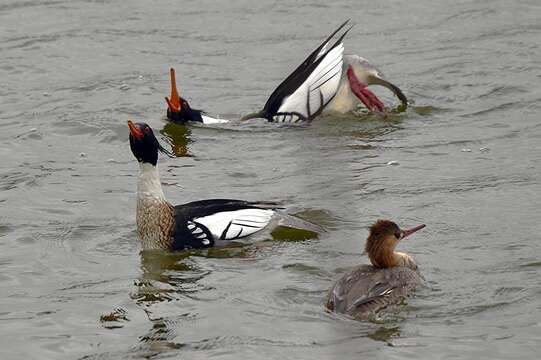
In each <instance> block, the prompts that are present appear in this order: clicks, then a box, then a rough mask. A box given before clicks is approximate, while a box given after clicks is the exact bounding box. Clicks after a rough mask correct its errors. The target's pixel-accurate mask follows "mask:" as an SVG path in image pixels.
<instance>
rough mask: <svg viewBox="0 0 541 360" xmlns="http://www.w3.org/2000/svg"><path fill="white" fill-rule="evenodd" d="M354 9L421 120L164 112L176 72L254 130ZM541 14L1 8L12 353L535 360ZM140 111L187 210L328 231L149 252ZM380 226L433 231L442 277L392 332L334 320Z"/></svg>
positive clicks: (476, 9) (321, 6)
mask: <svg viewBox="0 0 541 360" xmlns="http://www.w3.org/2000/svg"><path fill="white" fill-rule="evenodd" d="M346 18H351V19H352V21H353V22H355V23H356V26H355V28H354V29H353V30H352V31H351V32H350V34H349V35H348V37H347V40H346V48H347V49H348V51H349V52H351V53H357V54H360V55H362V56H364V57H366V58H368V59H370V60H372V61H373V62H374V63H376V64H377V65H378V66H379V67H380V68H381V69H382V70H383V72H384V73H385V74H386V76H387V78H388V79H389V80H390V81H392V82H393V83H395V84H397V85H399V86H400V87H401V88H402V90H403V91H404V92H405V94H406V95H407V96H408V97H409V98H410V100H411V102H412V106H411V107H410V108H409V109H408V111H406V112H404V113H399V114H393V115H391V116H388V117H387V118H386V119H379V118H377V117H374V116H371V115H367V114H360V115H359V116H347V117H335V118H319V119H318V120H316V121H315V122H314V123H313V124H311V125H310V126H306V127H295V128H287V127H286V128H284V127H279V126H274V125H269V124H265V123H262V122H261V123H259V122H255V123H252V124H249V125H239V124H232V125H228V126H224V127H220V128H205V127H201V126H190V127H182V126H176V125H168V124H167V123H166V122H165V121H164V119H163V116H164V112H165V104H164V101H163V96H165V95H167V93H168V78H167V74H168V69H169V67H170V66H174V67H175V68H176V70H177V78H178V81H179V88H180V91H181V94H183V95H184V96H185V97H186V98H188V99H189V100H190V101H191V103H192V104H193V106H194V107H201V108H203V109H206V110H207V111H208V112H209V113H211V114H220V115H221V116H222V117H225V118H236V117H239V116H240V115H242V114H245V113H247V112H250V111H254V110H256V109H257V108H259V107H260V106H261V105H263V103H264V101H265V100H266V98H267V96H268V95H269V94H270V92H271V91H272V89H273V88H274V87H275V86H276V85H277V84H278V83H279V82H280V81H281V79H282V78H283V77H284V76H285V75H286V74H287V73H288V72H290V71H291V70H292V69H293V68H294V67H295V66H296V65H297V64H298V63H299V62H300V61H301V60H302V59H303V58H304V56H306V54H308V53H309V52H310V51H311V50H312V49H313V48H314V47H315V46H316V45H317V44H319V42H320V41H321V39H322V38H324V36H326V35H327V34H328V33H329V32H330V31H331V30H333V29H334V28H335V27H336V26H337V25H338V24H340V23H341V22H342V21H344V19H346ZM540 20H541V5H540V4H539V3H538V2H537V1H521V2H508V1H481V0H474V1H458V2H454V3H452V4H451V3H449V2H446V1H426V0H423V1H415V2H412V1H379V2H374V1H359V0H357V1H333V2H328V1H310V2H306V3H302V2H298V1H282V2H269V3H259V2H254V1H229V2H212V1H186V2H178V1H154V2H148V1H130V2H129V3H128V2H114V1H82V0H80V1H65V0H58V1H54V0H52V1H39V0H28V1H15V0H4V1H2V3H1V4H0V39H1V42H0V84H1V86H0V121H1V125H2V131H1V133H0V140H1V141H0V158H1V159H2V161H0V190H1V191H0V209H1V212H0V268H1V271H0V294H1V295H0V323H1V328H0V329H1V330H0V339H1V340H0V345H1V346H0V349H1V350H0V354H1V357H2V359H64V358H65V359H76V358H80V359H83V358H84V359H98V358H99V359H108V358H110V359H120V358H144V357H148V358H156V359H161V358H191V359H203V358H211V357H212V358H217V359H239V358H247V359H286V358H287V359H314V358H315V359H336V358H339V359H350V358H354V357H355V358H358V357H359V356H364V357H375V358H385V359H387V358H393V359H411V358H422V359H435V358H453V359H456V358H464V359H470V358H480V359H494V358H501V359H508V358H523V359H534V358H537V357H538V351H539V338H540V336H541V315H540V310H541V302H540V300H539V299H540V295H541V286H540V282H539V279H540V276H541V257H540V255H539V254H540V253H541V251H540V250H541V245H540V240H541V239H540V235H539V229H538V226H539V214H540V213H539V209H540V207H541V195H540V194H541V171H540V161H541V148H540V146H539V144H540V141H541V122H540V120H539V110H540V104H541V102H540V100H541V86H540V85H539V83H540V81H541V61H540V59H541V51H540V46H541V42H540V38H541V21H540ZM376 91H377V93H378V94H380V95H381V96H382V98H383V99H384V100H385V102H386V103H387V104H389V105H392V104H396V103H397V100H396V99H393V98H392V96H391V94H389V93H388V92H386V90H379V89H377V90H376ZM128 118H131V119H133V120H135V121H146V122H148V123H149V124H150V125H151V126H152V127H153V128H155V129H156V130H157V131H159V132H160V133H161V137H163V138H164V139H165V140H168V141H169V142H170V143H171V144H172V145H173V148H174V151H175V153H176V154H177V155H178V156H180V157H179V158H176V159H168V158H161V159H160V168H161V174H162V180H163V182H164V184H166V185H165V192H166V196H167V197H168V198H169V199H170V200H171V202H173V203H175V204H178V203H182V202H187V201H191V200H197V199H204V198H211V197H235V198H242V199H249V200H275V201H282V202H283V203H284V204H285V206H286V207H287V210H288V211H290V212H292V213H298V214H300V215H302V216H303V217H305V218H307V219H309V220H311V221H314V222H317V223H318V224H321V225H323V226H325V227H326V228H327V230H328V232H327V233H326V234H324V235H322V236H321V237H319V238H318V239H310V240H304V241H299V240H297V241H285V240H283V239H282V240H281V239H273V238H272V237H270V236H267V237H265V238H264V239H260V240H262V241H261V242H258V243H257V244H254V245H250V246H245V247H237V248H233V249H228V250H222V251H210V252H208V253H196V254H191V255H190V256H188V254H182V255H179V254H176V255H175V254H163V253H140V243H139V240H138V239H137V235H136V232H135V223H134V214H135V182H136V176H137V171H138V166H137V163H136V161H135V160H134V159H133V156H132V155H131V153H130V150H129V146H128V142H127V137H128V130H127V126H126V120H127V119H128ZM390 161H397V162H398V163H399V165H396V166H389V165H387V163H388V162H390ZM378 218H391V219H393V220H395V221H397V222H398V223H399V224H401V225H403V226H410V225H416V224H418V223H426V224H427V225H428V227H427V228H426V229H424V230H423V231H422V232H419V233H418V234H416V235H415V236H414V237H412V238H411V239H409V240H408V241H407V243H404V244H403V245H402V246H401V249H402V250H406V251H408V252H410V253H411V254H412V255H413V256H414V257H415V259H416V260H417V262H418V263H419V265H420V268H421V271H422V273H423V275H424V276H425V278H426V279H427V286H426V287H425V288H423V289H421V290H420V291H419V292H418V293H417V295H416V296H415V297H414V298H411V299H409V300H408V301H407V304H405V305H404V306H403V308H402V311H400V312H399V313H397V314H392V315H391V316H387V317H385V318H383V319H382V320H381V321H380V322H379V323H359V322H354V321H351V320H348V319H344V318H342V317H337V316H334V315H331V314H327V313H325V312H324V310H323V304H324V299H325V295H326V292H327V290H328V289H329V288H330V286H331V285H332V282H333V280H334V279H336V278H337V276H339V274H340V272H341V271H342V270H343V269H344V268H347V267H348V266H351V265H354V264H357V263H359V262H365V261H366V258H365V257H362V256H361V251H362V246H363V243H364V239H365V237H366V235H367V230H366V229H367V227H368V226H369V225H370V224H371V223H372V222H373V221H375V220H376V219H378ZM389 345H392V346H389Z"/></svg>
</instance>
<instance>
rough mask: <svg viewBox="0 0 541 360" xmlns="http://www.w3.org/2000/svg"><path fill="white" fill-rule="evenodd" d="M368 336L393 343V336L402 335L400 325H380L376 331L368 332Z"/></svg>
mask: <svg viewBox="0 0 541 360" xmlns="http://www.w3.org/2000/svg"><path fill="white" fill-rule="evenodd" d="M367 336H368V337H369V338H370V339H372V340H376V341H383V342H385V343H387V344H389V345H392V342H391V340H392V338H395V337H398V336H400V327H398V326H393V327H380V328H378V329H377V330H376V331H374V332H371V333H368V335H367Z"/></svg>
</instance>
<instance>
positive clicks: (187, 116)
mask: <svg viewBox="0 0 541 360" xmlns="http://www.w3.org/2000/svg"><path fill="white" fill-rule="evenodd" d="M180 109H181V110H180V112H172V111H171V110H170V109H169V108H167V118H168V119H169V120H170V121H172V122H174V123H177V124H185V123H187V122H188V121H198V122H203V117H202V116H201V115H202V114H204V112H203V111H202V110H197V109H192V108H191V107H190V104H188V101H186V99H184V98H182V97H181V98H180Z"/></svg>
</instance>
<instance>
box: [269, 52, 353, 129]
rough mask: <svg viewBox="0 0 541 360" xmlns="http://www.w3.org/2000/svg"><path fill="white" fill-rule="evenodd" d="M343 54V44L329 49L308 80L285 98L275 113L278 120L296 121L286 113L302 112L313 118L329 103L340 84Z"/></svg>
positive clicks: (301, 113)
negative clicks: (288, 118)
mask: <svg viewBox="0 0 541 360" xmlns="http://www.w3.org/2000/svg"><path fill="white" fill-rule="evenodd" d="M318 56H319V54H318ZM343 56H344V45H343V44H339V45H338V46H336V47H335V48H334V49H332V50H331V51H329V53H327V55H325V57H324V58H323V60H322V61H321V62H320V63H319V65H318V66H317V67H316V68H315V69H314V71H313V72H312V73H311V74H310V76H308V78H307V79H306V81H305V82H304V83H302V85H301V86H299V87H298V88H297V90H295V92H294V93H293V94H291V95H290V96H288V97H287V98H285V99H284V101H283V102H282V105H281V106H280V108H279V109H278V112H277V115H275V118H277V119H276V121H282V122H285V121H295V120H286V119H285V115H284V114H288V115H289V114H300V115H302V116H304V117H305V118H311V116H312V115H314V114H315V113H317V112H318V111H319V110H320V109H321V108H322V107H324V106H325V105H327V104H328V103H329V101H330V100H332V98H333V97H334V95H335V94H336V92H337V91H338V86H339V85H340V78H341V76H342V63H343ZM280 113H282V114H280ZM280 117H284V118H283V119H282V118H280Z"/></svg>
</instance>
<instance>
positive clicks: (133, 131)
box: [128, 120, 145, 139]
mask: <svg viewBox="0 0 541 360" xmlns="http://www.w3.org/2000/svg"><path fill="white" fill-rule="evenodd" d="M128 127H129V128H130V134H131V135H132V136H133V137H134V138H136V139H142V138H143V137H144V136H145V134H143V132H142V131H141V130H139V129H138V128H137V126H135V124H134V123H133V122H132V121H131V120H128Z"/></svg>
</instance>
